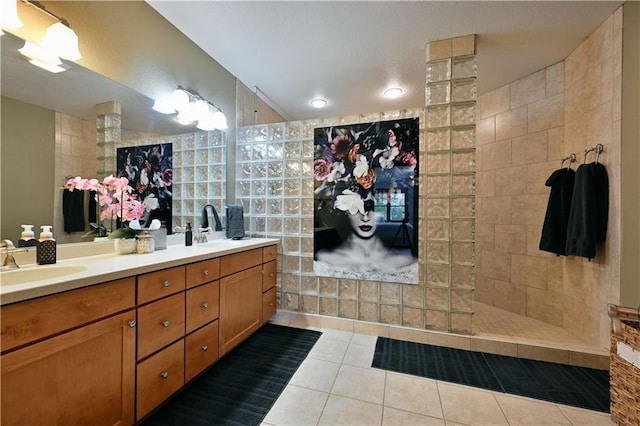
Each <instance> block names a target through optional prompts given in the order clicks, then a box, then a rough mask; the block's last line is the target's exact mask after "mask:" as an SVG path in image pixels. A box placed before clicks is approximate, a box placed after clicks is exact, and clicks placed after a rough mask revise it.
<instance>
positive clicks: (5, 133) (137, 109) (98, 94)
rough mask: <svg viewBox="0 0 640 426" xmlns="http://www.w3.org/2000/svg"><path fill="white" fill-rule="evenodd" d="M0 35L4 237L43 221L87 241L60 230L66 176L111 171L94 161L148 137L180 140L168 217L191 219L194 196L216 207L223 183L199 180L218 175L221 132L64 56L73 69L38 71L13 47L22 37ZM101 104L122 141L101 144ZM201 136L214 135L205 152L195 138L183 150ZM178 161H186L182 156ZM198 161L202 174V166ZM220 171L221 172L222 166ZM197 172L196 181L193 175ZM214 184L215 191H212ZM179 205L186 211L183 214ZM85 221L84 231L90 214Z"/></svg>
mask: <svg viewBox="0 0 640 426" xmlns="http://www.w3.org/2000/svg"><path fill="white" fill-rule="evenodd" d="M0 41H1V42H2V46H1V52H2V58H1V66H2V69H1V74H0V76H1V83H2V86H1V91H0V93H1V94H2V96H1V101H2V104H1V113H2V116H1V120H2V128H1V129H2V139H1V140H2V145H1V155H0V160H1V167H0V183H1V200H0V205H1V207H0V208H1V212H0V236H1V237H2V238H3V239H4V238H9V239H12V240H13V241H14V242H15V241H16V240H17V239H19V238H20V231H21V227H20V225H22V224H32V225H35V228H34V229H35V231H36V237H37V235H38V234H39V232H38V231H39V229H40V226H41V225H53V230H54V236H55V238H56V239H57V240H58V243H68V242H84V241H87V239H86V238H82V237H81V236H82V234H83V232H74V233H65V232H64V231H63V229H64V227H63V216H62V189H61V186H62V185H64V183H65V182H66V180H67V178H68V177H70V176H82V177H87V178H89V177H96V176H97V173H98V171H99V170H105V171H107V170H109V173H107V174H111V173H114V174H115V172H116V170H115V164H113V165H109V166H112V167H111V168H110V169H108V168H106V167H104V166H103V165H102V164H98V160H97V158H102V157H108V156H109V155H113V156H114V157H115V149H116V146H115V145H117V147H124V146H137V145H145V144H152V143H156V142H154V141H160V142H159V143H166V142H173V143H178V144H179V145H177V146H176V145H174V156H175V159H174V167H176V168H177V169H179V171H180V176H178V177H177V179H176V180H177V181H178V182H179V185H177V188H176V189H175V191H177V194H174V197H173V199H174V203H176V202H178V203H179V205H178V206H175V207H177V208H175V207H174V212H173V216H174V218H173V223H174V224H182V223H183V222H184V223H186V221H187V220H188V219H190V220H191V221H192V222H193V221H194V220H195V218H196V217H199V213H200V212H199V211H198V205H197V203H200V202H202V206H204V205H205V204H208V203H214V204H216V207H217V208H218V207H219V208H222V203H223V201H222V200H224V185H223V184H221V183H220V184H218V183H217V182H215V183H209V182H208V181H206V180H205V179H206V178H207V177H208V176H209V175H215V176H217V175H219V173H220V170H218V169H219V168H220V167H219V166H220V164H222V165H223V163H224V160H226V157H225V150H224V149H225V146H226V137H225V135H224V133H220V132H208V133H202V132H199V133H195V131H196V128H195V126H184V125H181V124H179V123H177V121H176V120H175V117H174V116H167V115H163V114H160V113H157V112H155V111H153V110H152V108H151V107H152V105H153V101H152V100H151V99H150V98H147V97H146V96H144V95H142V94H140V93H137V92H135V91H134V90H131V89H130V88H127V87H125V86H122V85H121V84H119V83H116V82H114V81H112V80H109V79H107V78H105V77H104V76H101V75H99V74H96V73H94V72H92V71H90V70H88V69H86V68H83V67H81V66H79V65H77V64H75V63H69V65H70V66H71V68H70V69H69V70H67V71H65V72H62V73H58V74H53V73H49V72H47V71H44V70H42V69H40V68H37V67H35V66H33V65H31V64H29V63H28V62H27V61H26V60H24V59H23V58H22V56H21V55H20V53H19V52H18V49H19V48H21V47H22V45H23V44H24V41H23V40H21V39H20V38H18V37H15V36H13V35H11V34H4V35H3V36H1V37H0ZM101 104H103V106H104V105H115V106H117V107H120V108H121V115H120V117H121V125H120V140H121V142H118V143H117V144H113V145H114V146H112V147H107V148H106V149H105V145H103V144H98V140H99V139H100V136H101V135H98V134H97V132H96V121H97V120H96V117H97V115H98V114H99V113H100V111H99V110H98V109H99V106H100V105H101ZM176 135H181V136H176ZM203 135H204V136H203ZM203 138H204V139H205V140H206V141H207V143H208V142H209V139H212V141H214V143H215V144H216V145H212V147H211V148H212V150H213V151H212V152H211V153H209V152H207V155H206V156H204V153H203V152H202V151H203V150H204V148H202V147H203V145H200V147H201V148H202V149H201V150H200V152H196V151H190V152H189V155H186V156H185V155H183V154H184V152H185V150H187V151H189V150H192V149H195V148H196V141H200V143H203V142H202V139H203ZM183 141H185V142H184V143H185V144H184V145H183ZM214 148H215V149H214ZM208 149H209V148H208V147H207V150H208ZM105 151H113V152H112V154H109V152H105ZM196 154H198V155H200V158H197V157H196ZM209 155H211V160H210V159H209V158H210V157H209ZM220 155H222V156H223V159H222V161H221V163H216V162H214V158H215V159H217V158H219V157H220ZM183 160H187V161H192V162H191V163H184V162H183ZM100 161H101V162H102V161H104V160H102V159H101V160H100ZM197 161H200V163H196V162H197ZM216 161H217V160H216ZM185 164H187V167H184V166H185ZM197 166H198V167H197ZM204 166H206V169H207V173H204V169H203V167H204ZM183 168H184V170H185V173H184V176H183V175H182V170H183ZM221 176H223V177H224V170H222V174H221ZM195 179H200V180H199V181H198V182H196V180H195ZM183 185H186V186H185V190H186V191H187V194H186V196H187V197H190V198H189V202H183V200H182V194H181V191H182V189H183ZM205 185H206V190H205V188H204V186H205ZM218 189H220V192H218V193H213V192H212V191H217V190H218ZM211 198H213V199H211ZM87 199H88V197H87ZM85 201H87V200H85ZM85 210H86V209H85ZM183 212H184V214H186V215H189V214H192V216H188V219H185V218H183V217H182V215H183ZM85 222H86V228H85V229H87V230H88V229H89V225H88V218H85ZM194 223H196V222H194Z"/></svg>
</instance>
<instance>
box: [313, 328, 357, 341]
mask: <svg viewBox="0 0 640 426" xmlns="http://www.w3.org/2000/svg"><path fill="white" fill-rule="evenodd" d="M320 331H321V332H322V336H320V339H323V340H337V341H339V342H347V343H349V342H350V341H351V337H352V336H353V333H350V332H348V331H341V330H332V329H330V328H323V329H321V330H320ZM320 339H319V340H320Z"/></svg>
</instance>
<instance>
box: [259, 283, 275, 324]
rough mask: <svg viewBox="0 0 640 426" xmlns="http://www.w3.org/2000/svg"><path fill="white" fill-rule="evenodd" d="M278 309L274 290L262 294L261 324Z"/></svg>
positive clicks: (273, 288)
mask: <svg viewBox="0 0 640 426" xmlns="http://www.w3.org/2000/svg"><path fill="white" fill-rule="evenodd" d="M277 309H278V295H277V294H276V288H275V287H272V288H271V290H269V291H266V292H264V293H262V324H264V323H265V322H267V321H268V320H269V318H271V317H272V316H273V315H274V314H275V313H276V311H277Z"/></svg>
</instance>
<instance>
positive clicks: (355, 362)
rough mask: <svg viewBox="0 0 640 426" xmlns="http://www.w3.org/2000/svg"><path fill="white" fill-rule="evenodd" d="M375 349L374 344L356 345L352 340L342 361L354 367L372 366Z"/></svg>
mask: <svg viewBox="0 0 640 426" xmlns="http://www.w3.org/2000/svg"><path fill="white" fill-rule="evenodd" d="M374 349H375V347H374V346H363V345H356V344H354V343H353V342H351V343H350V344H349V347H348V348H347V353H346V354H345V355H344V359H343V360H342V363H343V364H345V365H352V366H354V367H362V368H370V367H371V362H372V361H373V351H374Z"/></svg>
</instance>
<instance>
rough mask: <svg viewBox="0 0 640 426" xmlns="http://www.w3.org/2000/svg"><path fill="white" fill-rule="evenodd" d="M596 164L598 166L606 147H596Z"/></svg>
mask: <svg viewBox="0 0 640 426" xmlns="http://www.w3.org/2000/svg"><path fill="white" fill-rule="evenodd" d="M595 149H596V164H598V160H599V159H600V153H601V152H602V151H604V146H603V145H602V144H600V143H599V144H597V145H596V148H595Z"/></svg>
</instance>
